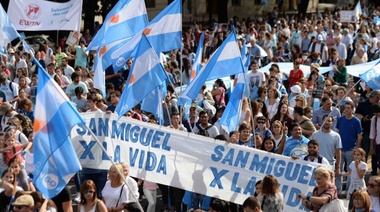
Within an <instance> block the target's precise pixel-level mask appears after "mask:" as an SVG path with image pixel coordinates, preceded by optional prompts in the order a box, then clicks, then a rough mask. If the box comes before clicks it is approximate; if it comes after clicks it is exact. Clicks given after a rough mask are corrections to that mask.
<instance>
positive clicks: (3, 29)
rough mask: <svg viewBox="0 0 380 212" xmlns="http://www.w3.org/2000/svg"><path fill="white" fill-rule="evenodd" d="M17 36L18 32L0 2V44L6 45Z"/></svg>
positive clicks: (18, 35)
mask: <svg viewBox="0 0 380 212" xmlns="http://www.w3.org/2000/svg"><path fill="white" fill-rule="evenodd" d="M18 37H20V34H18V32H17V30H16V28H15V27H14V25H13V24H12V23H11V21H10V20H9V17H8V15H7V13H6V12H5V10H4V8H3V6H1V4H0V46H1V47H3V48H4V47H6V46H7V45H8V43H10V42H11V41H13V40H14V39H16V38H18Z"/></svg>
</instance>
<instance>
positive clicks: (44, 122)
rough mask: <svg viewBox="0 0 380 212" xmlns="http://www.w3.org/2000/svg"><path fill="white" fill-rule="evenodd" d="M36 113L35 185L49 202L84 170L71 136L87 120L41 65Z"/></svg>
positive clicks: (39, 67) (39, 68)
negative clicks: (76, 126) (77, 173)
mask: <svg viewBox="0 0 380 212" xmlns="http://www.w3.org/2000/svg"><path fill="white" fill-rule="evenodd" d="M33 61H34V62H35V64H37V68H38V85H37V98H36V108H35V110H34V111H35V113H34V117H35V120H34V142H33V145H34V164H35V166H34V184H35V185H36V188H37V189H38V190H39V191H40V192H41V193H42V194H43V195H44V196H45V197H46V198H48V199H51V198H53V197H55V196H56V195H57V194H59V193H60V192H61V191H62V189H63V188H64V187H65V186H66V184H67V182H68V181H69V180H70V178H71V177H72V176H73V175H74V174H75V173H76V172H78V171H79V170H80V169H81V165H80V163H79V160H78V158H77V155H76V153H75V150H74V147H73V145H72V142H71V140H70V137H69V134H70V131H71V129H72V127H74V126H75V125H77V124H85V120H84V119H83V117H82V116H81V115H80V114H79V112H78V111H77V110H76V108H75V107H74V106H73V105H72V104H71V103H70V102H69V99H68V97H67V96H66V95H65V93H64V92H63V90H62V89H61V88H60V87H59V86H58V84H57V83H56V82H55V81H54V79H52V78H50V76H49V75H48V74H47V73H46V71H45V70H44V68H42V66H41V64H39V62H38V61H37V60H36V59H35V58H33Z"/></svg>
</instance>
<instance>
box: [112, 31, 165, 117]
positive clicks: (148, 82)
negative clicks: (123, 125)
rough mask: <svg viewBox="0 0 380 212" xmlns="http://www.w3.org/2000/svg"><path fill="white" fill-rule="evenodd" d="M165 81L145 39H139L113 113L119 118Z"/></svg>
mask: <svg viewBox="0 0 380 212" xmlns="http://www.w3.org/2000/svg"><path fill="white" fill-rule="evenodd" d="M166 79H167V75H166V72H165V70H164V67H163V66H162V64H161V63H160V59H159V58H158V56H157V53H156V52H155V51H154V49H153V48H152V46H151V45H150V43H149V41H148V39H147V37H146V36H145V35H143V36H142V37H141V41H140V44H139V46H138V48H137V54H136V56H135V61H134V62H133V64H132V68H131V73H129V77H128V80H127V82H126V85H125V88H124V91H123V94H122V95H121V97H120V101H119V104H118V105H117V107H116V109H115V111H116V112H117V114H118V115H119V118H120V117H121V116H123V115H124V114H125V113H126V112H128V111H129V110H131V109H132V108H133V107H134V106H136V105H137V104H138V103H140V102H141V101H142V100H143V99H144V98H145V97H146V96H147V95H148V94H149V93H150V92H152V90H154V89H155V88H156V87H157V86H159V85H161V84H162V83H163V81H165V80H166Z"/></svg>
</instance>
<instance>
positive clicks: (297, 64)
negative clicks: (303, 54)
mask: <svg viewBox="0 0 380 212" xmlns="http://www.w3.org/2000/svg"><path fill="white" fill-rule="evenodd" d="M300 64H301V59H300V58H297V59H296V60H294V62H293V69H294V70H298V69H299V68H300Z"/></svg>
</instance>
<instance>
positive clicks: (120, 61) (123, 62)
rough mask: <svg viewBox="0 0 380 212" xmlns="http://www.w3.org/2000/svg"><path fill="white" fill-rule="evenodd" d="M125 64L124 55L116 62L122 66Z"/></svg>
mask: <svg viewBox="0 0 380 212" xmlns="http://www.w3.org/2000/svg"><path fill="white" fill-rule="evenodd" d="M124 64H125V58H124V57H120V58H119V59H118V60H117V62H116V66H122V65H124Z"/></svg>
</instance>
